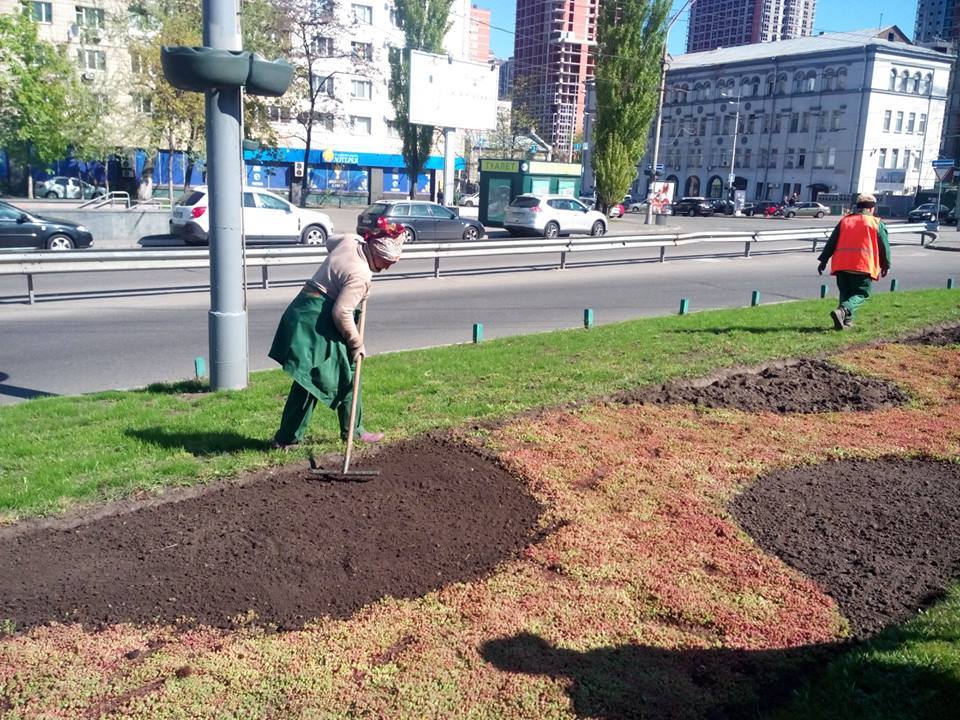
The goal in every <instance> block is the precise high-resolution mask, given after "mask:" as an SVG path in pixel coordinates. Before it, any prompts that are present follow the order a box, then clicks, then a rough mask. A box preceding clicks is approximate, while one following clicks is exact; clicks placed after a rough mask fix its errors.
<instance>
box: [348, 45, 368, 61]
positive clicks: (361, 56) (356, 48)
mask: <svg viewBox="0 0 960 720" xmlns="http://www.w3.org/2000/svg"><path fill="white" fill-rule="evenodd" d="M350 50H351V52H352V53H353V57H355V58H356V59H357V60H373V43H368V42H352V43H350Z"/></svg>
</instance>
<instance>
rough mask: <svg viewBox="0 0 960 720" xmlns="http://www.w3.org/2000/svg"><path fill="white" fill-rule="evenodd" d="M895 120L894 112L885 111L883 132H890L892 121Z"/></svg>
mask: <svg viewBox="0 0 960 720" xmlns="http://www.w3.org/2000/svg"><path fill="white" fill-rule="evenodd" d="M891 119H893V110H884V111H883V131H884V132H890V120H891Z"/></svg>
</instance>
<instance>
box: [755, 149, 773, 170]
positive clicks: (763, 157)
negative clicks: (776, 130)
mask: <svg viewBox="0 0 960 720" xmlns="http://www.w3.org/2000/svg"><path fill="white" fill-rule="evenodd" d="M757 167H758V168H765V167H770V151H769V150H767V149H766V148H760V160H759V162H758V163H757Z"/></svg>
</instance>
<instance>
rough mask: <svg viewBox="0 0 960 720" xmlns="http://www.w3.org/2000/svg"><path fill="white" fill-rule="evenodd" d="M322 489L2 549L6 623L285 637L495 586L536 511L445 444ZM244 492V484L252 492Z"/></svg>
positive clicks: (267, 495)
mask: <svg viewBox="0 0 960 720" xmlns="http://www.w3.org/2000/svg"><path fill="white" fill-rule="evenodd" d="M356 466H357V468H358V469H362V468H364V467H377V468H379V469H380V470H381V475H380V477H379V478H378V479H376V480H373V481H371V482H368V483H329V482H324V481H321V480H318V479H314V478H311V477H309V476H308V475H307V474H306V470H305V467H304V466H299V467H287V468H282V469H277V470H273V471H271V472H268V473H263V474H262V476H261V477H257V478H254V479H253V480H252V481H247V482H243V483H241V484H224V485H220V486H217V487H215V488H213V489H211V490H210V491H209V492H206V493H203V494H200V495H198V496H196V497H192V498H189V499H187V500H183V501H180V502H168V503H162V504H155V505H152V506H146V507H141V508H139V509H136V510H133V511H131V512H127V513H123V514H119V515H113V516H107V517H100V518H97V519H95V520H92V521H91V522H88V523H85V524H83V523H81V524H78V523H77V522H76V520H71V521H70V522H68V523H64V525H63V526H61V527H54V526H51V525H53V524H52V523H50V522H49V521H47V522H46V523H44V525H43V526H40V527H36V528H30V527H29V526H25V527H24V528H22V529H18V531H16V532H7V533H5V534H4V536H3V537H2V539H0V618H3V619H12V620H14V621H15V622H16V625H17V627H18V628H24V627H31V626H35V625H38V624H43V623H47V622H49V621H59V622H65V621H67V622H80V623H83V624H85V625H88V626H93V627H98V626H102V625H107V624H112V623H117V622H134V623H154V622H161V623H172V622H176V621H181V622H185V623H186V624H197V623H199V624H205V625H212V626H218V627H232V626H233V625H234V624H235V619H236V618H237V617H239V616H246V617H247V618H250V617H252V618H253V619H252V620H249V619H248V620H247V621H250V622H252V624H256V625H261V626H266V627H272V626H276V627H278V628H280V629H293V628H299V627H301V626H302V625H303V624H304V623H305V622H308V621H309V620H311V619H313V618H316V617H319V616H323V615H330V616H333V617H341V618H342V617H347V616H349V615H350V614H351V613H353V612H354V611H356V610H357V609H359V608H360V607H362V606H364V605H366V604H368V603H370V602H372V601H375V600H377V599H379V598H382V597H385V596H393V597H418V596H421V595H423V594H425V593H427V592H429V591H431V590H434V589H436V588H439V587H441V586H443V585H446V584H448V583H452V582H457V581H466V580H471V579H474V578H477V577H479V576H482V575H484V574H485V573H487V572H489V571H490V570H491V569H492V568H493V567H494V566H496V565H497V564H498V563H500V562H501V561H503V560H505V559H506V558H508V557H510V556H511V555H513V554H514V553H515V552H516V551H517V550H519V549H520V548H522V547H524V546H525V545H527V544H528V543H529V542H531V540H532V539H533V538H534V533H535V532H536V526H537V519H538V517H539V515H540V511H541V508H540V506H539V505H538V504H537V502H536V501H535V500H534V499H533V498H532V497H531V496H529V495H527V494H526V493H525V492H524V491H523V490H522V489H521V487H520V484H519V483H518V482H517V480H516V479H515V478H514V477H512V476H511V475H509V474H508V473H507V472H506V471H505V470H503V469H502V468H501V467H500V466H499V465H497V464H495V463H494V462H492V461H491V460H489V459H486V458H483V457H480V456H478V455H476V454H474V453H473V452H471V451H470V450H468V449H466V448H465V447H463V446H462V445H457V444H455V443H452V442H450V441H447V440H444V439H441V438H426V439H420V440H418V441H411V442H407V443H401V444H398V445H394V446H390V447H386V448H385V449H384V450H383V451H382V452H381V453H379V454H378V455H376V456H373V457H371V458H369V459H368V460H366V461H360V462H358V463H356ZM248 480H249V479H248Z"/></svg>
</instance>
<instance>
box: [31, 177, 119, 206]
mask: <svg viewBox="0 0 960 720" xmlns="http://www.w3.org/2000/svg"><path fill="white" fill-rule="evenodd" d="M106 194H107V191H106V190H104V189H103V188H101V187H96V186H95V185H91V184H90V183H88V182H84V181H83V180H81V179H79V178H73V177H62V176H59V175H58V176H56V177H52V178H49V179H47V180H44V181H43V182H42V183H41V184H40V185H38V186H37V189H36V190H35V191H34V195H36V196H37V197H44V198H59V199H60V200H89V199H90V198H94V197H100V196H101V195H106Z"/></svg>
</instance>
